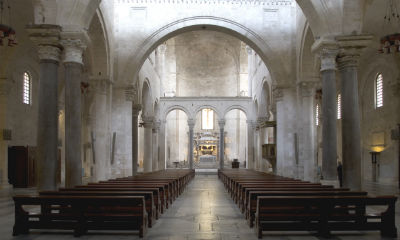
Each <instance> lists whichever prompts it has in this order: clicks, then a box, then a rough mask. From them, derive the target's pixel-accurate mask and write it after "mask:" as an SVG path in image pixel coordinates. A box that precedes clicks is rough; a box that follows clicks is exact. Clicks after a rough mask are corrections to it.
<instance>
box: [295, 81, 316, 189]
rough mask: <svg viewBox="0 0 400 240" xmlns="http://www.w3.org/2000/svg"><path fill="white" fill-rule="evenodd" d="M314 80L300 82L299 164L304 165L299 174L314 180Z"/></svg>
mask: <svg viewBox="0 0 400 240" xmlns="http://www.w3.org/2000/svg"><path fill="white" fill-rule="evenodd" d="M315 85H316V83H315V82H300V83H299V85H298V87H299V91H300V98H301V99H300V111H299V113H300V121H299V125H298V127H299V141H298V143H299V165H302V166H303V167H304V171H303V172H302V173H299V174H301V175H302V176H300V178H301V179H304V180H305V181H310V182H315V181H316V175H317V174H316V166H317V161H316V155H315V153H316V151H315V145H316V142H315V130H316V127H315V120H314V119H315V111H314V109H315Z"/></svg>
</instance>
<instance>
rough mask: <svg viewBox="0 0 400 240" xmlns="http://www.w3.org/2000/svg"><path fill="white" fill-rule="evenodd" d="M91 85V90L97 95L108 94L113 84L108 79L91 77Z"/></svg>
mask: <svg viewBox="0 0 400 240" xmlns="http://www.w3.org/2000/svg"><path fill="white" fill-rule="evenodd" d="M89 81H90V82H89V84H90V86H92V87H91V89H93V90H94V92H95V93H97V94H103V95H105V94H107V90H108V89H109V87H110V85H111V84H112V82H111V81H110V79H109V78H108V77H89Z"/></svg>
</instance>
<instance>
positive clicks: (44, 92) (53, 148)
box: [27, 25, 62, 191]
mask: <svg viewBox="0 0 400 240" xmlns="http://www.w3.org/2000/svg"><path fill="white" fill-rule="evenodd" d="M27 31H28V33H29V34H30V39H31V40H32V41H33V42H34V43H35V44H36V45H37V46H38V53H39V59H40V79H39V81H40V84H39V100H38V101H39V111H38V116H39V117H38V127H37V148H36V160H37V172H36V173H37V174H36V176H37V183H38V185H37V188H38V191H43V190H55V189H56V188H57V169H58V168H59V166H58V146H57V144H58V105H57V104H58V100H57V93H58V65H59V62H60V55H61V50H62V46H61V45H60V32H61V27H60V26H57V25H33V26H29V27H28V28H27Z"/></svg>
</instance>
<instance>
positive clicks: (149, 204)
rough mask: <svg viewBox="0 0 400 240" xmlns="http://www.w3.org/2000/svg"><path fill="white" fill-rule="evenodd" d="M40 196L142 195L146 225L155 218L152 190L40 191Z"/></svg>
mask: <svg viewBox="0 0 400 240" xmlns="http://www.w3.org/2000/svg"><path fill="white" fill-rule="evenodd" d="M39 195H42V196H44V195H45V196H143V197H144V199H145V203H146V211H147V216H148V226H149V228H151V227H152V226H153V222H154V221H155V219H156V213H157V211H156V206H155V204H154V198H153V192H144V191H141V192H139V191H114V192H110V191H74V190H73V191H62V192H61V191H41V192H39Z"/></svg>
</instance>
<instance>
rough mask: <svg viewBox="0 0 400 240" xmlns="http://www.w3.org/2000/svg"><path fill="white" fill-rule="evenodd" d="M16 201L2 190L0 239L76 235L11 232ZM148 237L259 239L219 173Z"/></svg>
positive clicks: (197, 182) (196, 187)
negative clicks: (224, 185)
mask: <svg viewBox="0 0 400 240" xmlns="http://www.w3.org/2000/svg"><path fill="white" fill-rule="evenodd" d="M364 186H365V188H366V189H368V190H370V191H372V193H374V191H377V193H378V194H381V190H384V191H383V193H385V194H387V193H392V194H393V193H394V194H397V195H398V190H397V189H396V188H393V187H392V188H391V187H385V186H383V187H380V186H379V185H376V184H372V183H367V184H365V185H364ZM399 205H400V204H399V201H398V203H397V206H396V223H397V227H398V229H400V224H399V222H400V214H399V212H400V211H399V207H400V206H399ZM13 210H14V209H13V203H12V200H11V195H10V193H6V192H4V191H3V192H1V195H0V239H1V240H6V239H32V240H40V239H49V240H50V239H56V240H63V239H76V238H74V237H73V236H72V234H71V233H69V232H65V233H59V232H57V233H55V232H52V233H49V232H46V233H41V232H40V231H31V233H30V234H29V235H24V236H18V237H15V238H13V237H12V236H11V231H12V226H13V223H14V213H13ZM263 238H264V239H286V240H290V239H293V240H295V239H299V240H302V239H319V238H318V237H315V236H313V235H312V234H310V233H307V232H296V233H282V232H273V233H264V237H263ZM80 239H130V240H132V239H139V237H138V236H137V234H136V233H134V232H133V233H126V232H122V233H121V232H107V233H103V232H102V233H99V232H92V233H90V234H89V235H85V236H82V237H80ZM145 239H154V240H161V239H163V240H164V239H168V240H180V239H221V240H222V239H223V240H225V239H227V240H228V239H229V240H230V239H249V240H251V239H257V237H256V235H255V232H254V230H253V229H250V228H249V227H248V225H247V223H246V221H245V219H244V217H243V215H242V214H241V213H240V211H239V209H238V208H237V207H236V205H235V204H234V203H233V202H232V200H231V198H230V197H229V195H228V194H227V193H226V191H225V189H224V187H223V185H222V183H221V182H220V181H219V180H218V179H217V176H216V175H196V178H195V179H194V180H193V181H192V182H191V183H190V185H189V186H188V187H187V189H186V191H185V192H184V193H183V194H182V195H181V196H180V197H179V198H178V199H177V200H176V201H175V202H174V203H173V204H172V206H171V207H170V208H169V209H168V210H167V211H166V212H165V213H164V214H163V215H162V217H161V218H160V219H159V220H157V222H156V224H155V225H154V226H153V228H151V229H149V231H148V232H147V234H146V237H145ZM331 239H335V240H337V239H380V234H379V232H376V231H375V232H362V233H361V232H346V233H334V235H333V237H332V238H331Z"/></svg>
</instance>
